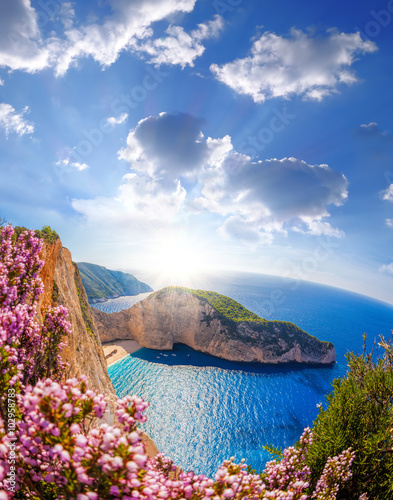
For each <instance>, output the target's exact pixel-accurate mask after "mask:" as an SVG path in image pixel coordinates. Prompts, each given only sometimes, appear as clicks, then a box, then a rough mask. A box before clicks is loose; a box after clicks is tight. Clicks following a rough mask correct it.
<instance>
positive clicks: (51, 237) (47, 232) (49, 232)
mask: <svg viewBox="0 0 393 500" xmlns="http://www.w3.org/2000/svg"><path fill="white" fill-rule="evenodd" d="M7 224H8V223H7V221H6V220H5V219H4V218H1V217H0V227H2V226H6V225H7ZM24 231H27V228H26V227H24V226H15V227H14V239H17V238H18V236H19V235H20V234H21V233H23V232H24ZM34 232H35V235H36V236H37V237H38V238H41V239H42V240H44V241H45V242H46V243H49V244H51V243H54V242H55V241H56V240H57V239H58V238H59V235H58V234H57V233H56V231H55V230H54V229H52V228H51V227H50V226H43V228H42V229H41V230H40V229H35V230H34Z"/></svg>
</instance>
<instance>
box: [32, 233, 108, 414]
mask: <svg viewBox="0 0 393 500" xmlns="http://www.w3.org/2000/svg"><path fill="white" fill-rule="evenodd" d="M41 258H42V259H43V260H44V261H45V265H44V267H43V269H42V271H41V279H42V281H43V284H44V293H43V294H42V295H41V297H40V301H39V310H40V312H41V313H42V311H43V310H44V308H45V307H48V306H57V305H64V306H65V307H67V309H68V312H69V320H70V322H71V325H72V334H71V335H70V336H69V337H68V338H67V347H66V349H65V350H64V352H63V355H62V356H63V359H65V360H66V361H67V362H68V363H69V368H68V372H67V373H65V374H64V378H65V379H66V378H70V377H78V376H80V375H82V374H86V375H87V378H88V381H89V385H90V387H91V389H93V390H95V391H97V392H100V393H105V394H106V395H107V400H108V402H109V408H108V410H107V412H106V415H104V420H105V421H106V422H108V423H111V424H112V423H113V422H114V401H115V399H116V395H115V390H114V388H113V385H112V382H111V380H110V378H109V375H108V370H107V366H106V361H105V358H104V353H103V351H102V345H101V340H100V338H99V335H98V334H97V329H96V327H95V325H94V320H93V318H92V315H91V312H90V307H89V304H88V301H87V297H86V293H85V290H84V288H83V285H82V281H81V279H80V275H79V272H78V268H77V267H76V266H75V265H74V263H73V262H72V259H71V253H70V252H69V250H67V249H66V248H64V247H63V246H62V244H61V241H60V239H58V240H56V241H55V242H54V243H52V244H47V243H45V244H44V247H43V250H42V253H41Z"/></svg>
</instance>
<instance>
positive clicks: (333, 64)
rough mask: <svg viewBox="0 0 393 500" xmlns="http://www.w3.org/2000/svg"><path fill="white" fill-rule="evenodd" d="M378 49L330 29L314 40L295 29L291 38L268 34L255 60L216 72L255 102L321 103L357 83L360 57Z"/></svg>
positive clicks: (352, 35)
mask: <svg viewBox="0 0 393 500" xmlns="http://www.w3.org/2000/svg"><path fill="white" fill-rule="evenodd" d="M375 50H377V47H376V45H375V44H374V43H373V42H370V41H364V40H363V39H362V38H361V36H360V34H359V33H340V32H338V31H337V30H333V29H331V30H329V31H328V32H327V34H326V35H325V36H318V37H313V36H311V35H308V34H307V33H304V32H303V31H301V30H297V29H292V30H291V32H290V33H289V35H288V36H287V37H283V36H280V35H277V34H275V33H270V32H265V33H263V34H262V35H261V36H260V37H259V38H258V39H257V40H255V41H254V43H253V45H252V48H251V55H249V56H248V57H245V58H243V59H237V60H235V61H233V62H229V63H227V64H224V65H222V66H219V65H217V64H212V65H211V67H210V69H211V71H212V72H213V74H214V75H215V76H216V78H217V79H218V80H220V81H221V82H223V83H225V84H226V85H228V86H229V87H231V88H232V89H233V90H235V91H236V92H238V93H239V94H245V95H249V96H251V97H252V98H253V100H254V101H255V102H263V101H265V100H266V99H272V98H274V97H284V98H289V97H291V96H293V95H299V96H302V97H303V98H307V99H312V100H317V101H321V100H322V99H323V98H324V97H326V96H327V95H330V94H332V93H333V92H337V89H338V87H339V85H340V84H347V85H350V84H352V83H354V82H356V81H357V78H356V75H355V73H354V72H353V71H352V70H351V66H352V65H353V63H354V62H355V61H356V58H357V56H358V55H359V54H365V53H369V52H374V51H375Z"/></svg>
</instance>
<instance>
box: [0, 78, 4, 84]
mask: <svg viewBox="0 0 393 500" xmlns="http://www.w3.org/2000/svg"><path fill="white" fill-rule="evenodd" d="M1 85H4V80H2V79H1V78H0V86H1Z"/></svg>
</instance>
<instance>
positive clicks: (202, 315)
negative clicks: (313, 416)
mask: <svg viewBox="0 0 393 500" xmlns="http://www.w3.org/2000/svg"><path fill="white" fill-rule="evenodd" d="M91 310H92V313H93V317H94V321H95V324H96V325H97V328H98V331H99V334H100V337H101V340H102V341H103V342H106V341H112V340H116V339H131V340H136V341H137V342H139V343H140V344H141V345H142V346H144V347H147V348H149V349H172V348H173V345H174V344H176V343H181V344H186V345H188V346H189V347H191V348H193V349H195V350H197V351H201V352H204V353H207V354H211V355H213V356H217V357H219V358H224V359H227V360H230V361H245V362H259V363H269V364H278V363H288V362H297V363H307V364H331V363H334V362H335V360H336V352H335V349H334V346H333V344H331V343H330V342H322V341H320V340H318V339H317V338H315V337H312V336H311V335H308V334H307V333H306V332H304V331H303V330H301V329H300V328H298V327H297V326H296V325H294V324H293V323H288V322H284V321H263V320H261V322H252V321H246V322H235V321H232V320H229V319H227V318H226V317H224V316H223V315H222V314H220V313H219V312H218V311H217V310H216V309H215V308H213V307H212V306H211V305H210V304H209V303H208V302H207V301H206V300H202V299H200V298H199V297H197V296H195V295H194V294H192V293H189V292H186V291H181V290H177V291H176V290H173V289H164V290H160V291H159V292H156V293H154V294H152V295H150V296H149V297H148V298H146V299H144V300H142V301H141V302H138V303H137V304H135V305H134V306H133V307H131V308H130V309H126V310H124V311H120V312H117V313H111V314H107V313H104V312H102V311H99V310H97V309H95V308H94V307H93V308H92V309H91Z"/></svg>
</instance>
